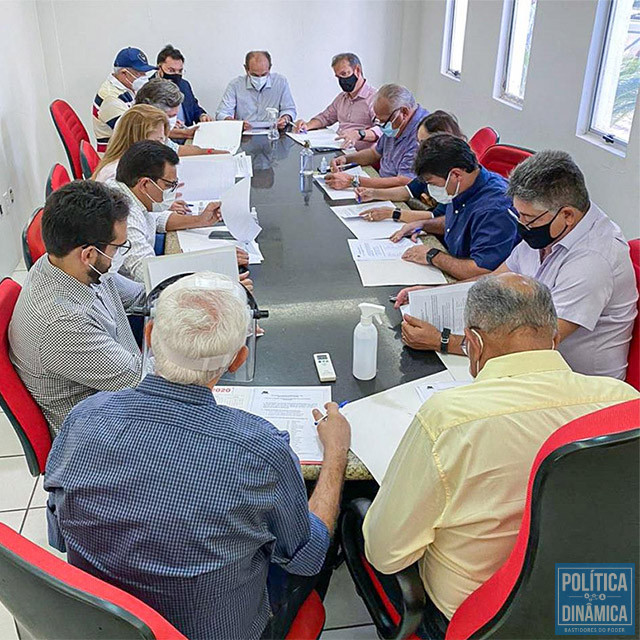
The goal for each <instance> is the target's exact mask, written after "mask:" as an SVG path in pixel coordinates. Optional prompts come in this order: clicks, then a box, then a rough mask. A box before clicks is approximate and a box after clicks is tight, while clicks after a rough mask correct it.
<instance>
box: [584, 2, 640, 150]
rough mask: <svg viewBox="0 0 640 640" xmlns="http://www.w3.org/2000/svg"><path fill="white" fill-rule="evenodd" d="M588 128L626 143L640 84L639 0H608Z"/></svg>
mask: <svg viewBox="0 0 640 640" xmlns="http://www.w3.org/2000/svg"><path fill="white" fill-rule="evenodd" d="M604 4H605V5H606V7H605V8H606V9H608V11H607V13H608V15H607V17H606V18H607V19H606V27H605V29H604V37H603V38H602V40H601V44H600V52H599V63H598V66H597V71H596V74H597V75H596V81H595V87H594V91H593V105H592V108H591V115H590V122H589V131H591V132H592V133H595V134H596V135H598V136H601V137H602V139H603V140H604V141H605V142H607V143H609V144H611V145H615V144H617V145H618V146H626V145H627V143H628V142H629V135H630V133H631V123H632V121H633V112H634V110H635V105H636V97H637V95H638V89H639V88H640V0H609V1H608V2H606V3H604Z"/></svg>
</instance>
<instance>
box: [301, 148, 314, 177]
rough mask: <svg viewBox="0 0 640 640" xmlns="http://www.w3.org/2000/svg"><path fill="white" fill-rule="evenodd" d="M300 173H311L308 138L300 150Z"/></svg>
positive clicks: (310, 153) (311, 156)
mask: <svg viewBox="0 0 640 640" xmlns="http://www.w3.org/2000/svg"><path fill="white" fill-rule="evenodd" d="M300 173H301V174H302V175H303V176H310V175H311V174H312V173H313V151H311V145H310V143H309V141H308V140H307V141H306V142H305V143H304V147H302V151H301V152H300Z"/></svg>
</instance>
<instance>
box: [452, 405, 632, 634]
mask: <svg viewBox="0 0 640 640" xmlns="http://www.w3.org/2000/svg"><path fill="white" fill-rule="evenodd" d="M639 452H640V400H632V401H630V402H624V403H621V404H617V405H613V406H611V407H607V408H606V409H601V410H600V411H596V412H595V413H591V414H588V415H586V416H583V417H581V418H578V419H577V420H573V421H572V422H570V423H568V424H566V425H565V426H564V427H561V428H560V429H558V430H557V431H556V432H555V433H553V434H552V435H551V436H550V437H549V438H548V439H547V441H546V442H545V443H544V444H543V446H542V447H541V449H540V451H539V452H538V455H537V456H536V459H535V461H534V463H533V466H532V468H531V473H530V475H529V484H528V489H527V498H526V503H525V508H524V514H523V518H522V524H521V527H520V532H519V534H518V538H517V540H516V544H515V546H514V548H513V551H512V552H511V555H510V556H509V558H508V560H507V561H506V562H505V564H504V565H503V566H502V567H501V568H500V569H499V570H498V571H497V572H496V573H495V574H494V575H493V576H492V577H491V578H490V579H489V580H488V581H487V582H485V584H483V585H482V586H481V587H479V588H478V589H476V591H474V592H473V593H472V594H471V595H470V596H469V597H468V598H467V599H466V600H465V601H464V602H463V603H462V605H461V606H460V607H459V608H458V610H457V611H456V613H455V614H454V616H453V618H452V619H451V622H450V624H449V628H448V629H447V635H446V640H466V639H467V638H539V639H541V640H545V639H552V638H556V637H557V636H556V635H555V612H556V608H555V565H556V563H603V562H606V563H608V564H614V563H622V562H625V563H626V562H633V561H634V560H637V558H638V551H639V544H640V543H639V535H640V532H639V526H638V515H639V508H638V491H639V483H638V464H639V463H640V455H639ZM635 571H636V574H635V576H634V580H635V584H636V585H637V584H638V571H639V567H638V564H637V563H636V569H635ZM635 596H636V604H635V610H636V611H638V594H637V592H636V593H635ZM616 637H617V636H616Z"/></svg>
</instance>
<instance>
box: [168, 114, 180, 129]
mask: <svg viewBox="0 0 640 640" xmlns="http://www.w3.org/2000/svg"><path fill="white" fill-rule="evenodd" d="M177 123H178V116H172V117H171V118H169V129H175V126H176V124H177Z"/></svg>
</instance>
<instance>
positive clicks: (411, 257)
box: [402, 244, 429, 264]
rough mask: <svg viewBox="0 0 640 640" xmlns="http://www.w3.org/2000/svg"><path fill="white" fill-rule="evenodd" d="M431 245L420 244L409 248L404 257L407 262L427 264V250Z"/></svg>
mask: <svg viewBox="0 0 640 640" xmlns="http://www.w3.org/2000/svg"><path fill="white" fill-rule="evenodd" d="M428 251H429V247H427V246H426V245H424V244H419V245H417V246H415V247H411V249H407V250H406V251H405V252H404V253H403V254H402V259H403V260H406V261H407V262H415V263H416V264H427V252H428Z"/></svg>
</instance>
